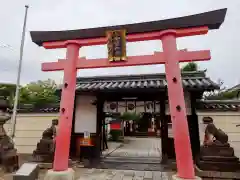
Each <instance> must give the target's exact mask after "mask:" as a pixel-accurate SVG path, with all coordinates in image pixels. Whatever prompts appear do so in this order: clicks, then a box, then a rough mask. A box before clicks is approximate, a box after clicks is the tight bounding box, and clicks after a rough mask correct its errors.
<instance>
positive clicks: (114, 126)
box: [110, 123, 121, 130]
mask: <svg viewBox="0 0 240 180" xmlns="http://www.w3.org/2000/svg"><path fill="white" fill-rule="evenodd" d="M110 129H112V130H121V124H120V123H113V124H110Z"/></svg>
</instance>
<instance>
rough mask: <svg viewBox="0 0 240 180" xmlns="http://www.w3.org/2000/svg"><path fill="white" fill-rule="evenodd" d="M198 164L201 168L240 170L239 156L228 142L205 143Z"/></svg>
mask: <svg viewBox="0 0 240 180" xmlns="http://www.w3.org/2000/svg"><path fill="white" fill-rule="evenodd" d="M197 165H198V167H199V169H201V170H207V171H223V172H235V171H239V170H240V162H239V158H237V157H236V156H235V155H234V149H233V148H232V147H230V145H229V144H228V143H226V144H224V145H209V146H207V145H204V146H202V147H201V149H200V157H199V160H198V161H197Z"/></svg>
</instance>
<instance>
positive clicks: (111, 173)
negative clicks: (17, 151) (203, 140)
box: [0, 168, 173, 180]
mask: <svg viewBox="0 0 240 180" xmlns="http://www.w3.org/2000/svg"><path fill="white" fill-rule="evenodd" d="M45 174H46V170H42V171H41V172H40V175H39V180H44V175H45ZM172 174H173V173H172V172H160V171H133V170H116V169H86V168H77V169H75V175H76V176H75V180H167V179H171V177H172ZM1 178H2V179H4V180H12V175H11V174H5V175H4V176H1V175H0V180H1Z"/></svg>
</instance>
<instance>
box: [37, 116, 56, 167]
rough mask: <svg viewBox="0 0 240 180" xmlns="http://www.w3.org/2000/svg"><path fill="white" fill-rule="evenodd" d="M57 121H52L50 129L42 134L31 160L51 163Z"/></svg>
mask: <svg viewBox="0 0 240 180" xmlns="http://www.w3.org/2000/svg"><path fill="white" fill-rule="evenodd" d="M57 125H58V120H57V119H53V120H52V125H51V127H49V128H47V129H46V130H45V131H44V132H43V134H42V139H41V140H40V141H39V143H38V144H37V148H36V150H35V151H33V160H34V161H37V162H42V163H52V162H53V159H54V151H55V140H54V138H55V136H56V126H57Z"/></svg>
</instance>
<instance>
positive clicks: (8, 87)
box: [0, 83, 16, 104]
mask: <svg viewBox="0 0 240 180" xmlns="http://www.w3.org/2000/svg"><path fill="white" fill-rule="evenodd" d="M15 91H16V85H15V84H8V83H2V84H0V96H4V97H6V98H7V99H8V100H9V102H10V103H11V104H12V103H13V100H14V94H15Z"/></svg>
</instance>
